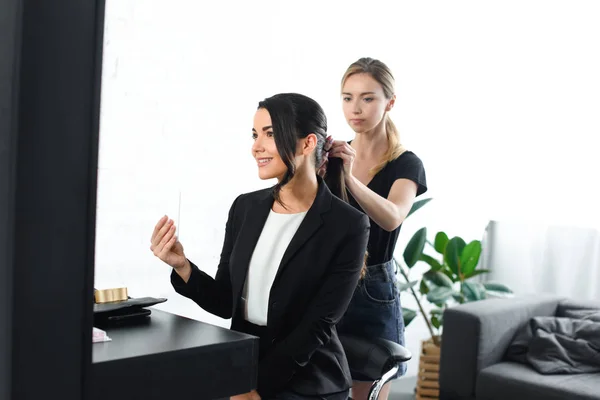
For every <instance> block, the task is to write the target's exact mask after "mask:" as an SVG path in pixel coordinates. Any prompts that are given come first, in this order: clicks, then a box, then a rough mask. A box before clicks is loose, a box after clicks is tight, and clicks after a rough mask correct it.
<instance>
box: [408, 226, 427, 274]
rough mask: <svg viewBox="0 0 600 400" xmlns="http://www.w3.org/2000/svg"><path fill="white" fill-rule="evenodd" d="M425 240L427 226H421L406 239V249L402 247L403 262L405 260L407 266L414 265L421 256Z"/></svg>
mask: <svg viewBox="0 0 600 400" xmlns="http://www.w3.org/2000/svg"><path fill="white" fill-rule="evenodd" d="M426 240H427V228H425V227H423V228H421V229H419V230H418V231H416V232H415V234H414V235H413V237H412V238H410V240H409V241H408V244H407V245H406V249H404V262H406V265H407V266H408V268H412V267H414V266H415V264H416V263H417V261H419V259H420V258H421V255H422V254H423V249H424V248H425V241H426Z"/></svg>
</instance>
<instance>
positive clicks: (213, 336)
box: [90, 309, 258, 400]
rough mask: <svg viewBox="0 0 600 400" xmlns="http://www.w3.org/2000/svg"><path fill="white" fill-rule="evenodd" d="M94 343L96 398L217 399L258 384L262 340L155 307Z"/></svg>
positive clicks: (112, 329) (93, 384)
mask: <svg viewBox="0 0 600 400" xmlns="http://www.w3.org/2000/svg"><path fill="white" fill-rule="evenodd" d="M151 310H152V314H151V316H150V318H149V319H147V320H146V321H145V322H141V323H140V322H138V323H135V324H128V325H121V326H113V327H107V326H97V327H98V328H100V329H104V330H105V331H106V332H107V334H108V336H109V337H110V338H111V339H112V341H110V342H103V343H94V344H93V345H92V378H91V382H90V383H91V385H90V387H91V390H90V395H91V398H92V399H103V400H105V399H107V398H110V399H111V400H117V399H128V400H132V399H137V398H139V399H145V400H146V399H155V398H156V399H161V400H165V399H171V398H173V399H177V400H185V399H195V400H198V399H214V398H222V397H228V396H231V395H234V394H239V393H245V392H249V391H250V390H252V389H254V388H255V387H256V368H257V362H258V339H257V338H255V337H253V336H250V335H246V334H243V333H239V332H234V331H231V330H229V329H225V328H221V327H217V326H214V325H210V324H207V323H204V322H200V321H195V320H191V319H188V318H185V317H180V316H177V315H174V314H170V313H167V312H164V311H160V310H156V309H151Z"/></svg>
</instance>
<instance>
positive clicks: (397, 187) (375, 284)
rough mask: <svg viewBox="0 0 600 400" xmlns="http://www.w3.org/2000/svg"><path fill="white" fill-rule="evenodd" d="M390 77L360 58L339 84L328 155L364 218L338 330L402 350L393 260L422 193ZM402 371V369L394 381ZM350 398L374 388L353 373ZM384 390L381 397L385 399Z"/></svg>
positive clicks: (422, 181) (419, 172)
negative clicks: (338, 123)
mask: <svg viewBox="0 0 600 400" xmlns="http://www.w3.org/2000/svg"><path fill="white" fill-rule="evenodd" d="M395 99H396V96H395V94H394V78H393V76H392V73H391V71H390V70H389V68H388V67H387V66H386V65H385V64H384V63H383V62H381V61H379V60H375V59H372V58H361V59H359V60H357V61H356V62H354V63H352V64H351V65H350V67H349V68H348V69H347V71H346V73H345V74H344V76H343V79H342V104H343V111H344V116H345V118H346V120H347V122H348V125H350V127H351V128H352V130H354V133H355V136H354V139H353V140H352V141H350V142H345V141H334V143H333V146H332V149H331V150H330V152H329V157H330V158H331V157H337V158H340V159H341V160H342V161H343V165H344V172H345V185H346V188H347V190H348V192H349V196H348V197H349V203H350V204H351V205H353V206H354V207H355V208H357V209H358V210H360V211H362V212H364V213H366V214H367V215H368V216H369V218H370V225H371V230H370V235H369V242H368V247H367V250H368V260H367V272H366V276H365V277H364V279H363V280H361V281H360V282H359V284H358V286H357V288H356V290H355V292H354V295H353V298H352V300H351V302H350V305H349V307H348V310H347V312H346V314H345V315H344V317H343V318H342V320H341V322H340V324H339V325H338V332H339V333H340V334H351V335H358V336H362V337H367V338H369V337H382V338H385V339H388V340H391V341H394V342H396V343H399V344H401V345H403V344H404V322H403V319H402V308H401V305H400V294H399V292H398V290H397V287H396V285H395V282H396V276H395V272H396V271H395V268H394V265H393V260H392V258H393V254H394V247H395V246H396V241H397V239H398V234H399V233H400V228H401V226H402V222H403V221H404V218H406V215H407V214H408V212H409V211H410V209H411V207H412V205H413V202H414V200H415V197H417V196H419V195H420V194H422V193H425V192H426V191H427V183H426V178H425V170H424V168H423V163H422V162H421V160H420V159H419V157H418V156H417V155H416V154H415V153H413V152H412V151H409V150H406V149H405V148H404V147H403V146H402V145H401V143H400V136H399V134H398V130H397V129H396V127H395V125H394V123H393V122H392V120H391V119H390V116H389V112H390V110H391V109H392V108H393V107H394V102H395ZM405 372H406V367H405V366H404V367H403V368H402V369H401V370H400V372H399V375H401V374H404V373H405ZM352 378H353V381H354V382H353V386H352V398H353V399H354V400H361V399H366V398H367V395H368V392H369V388H370V387H371V384H372V382H370V379H369V378H367V377H363V376H356V375H353V377H352ZM389 389H390V387H389V384H388V385H386V387H384V389H383V390H382V392H381V393H380V396H379V398H380V399H387V397H388V395H389Z"/></svg>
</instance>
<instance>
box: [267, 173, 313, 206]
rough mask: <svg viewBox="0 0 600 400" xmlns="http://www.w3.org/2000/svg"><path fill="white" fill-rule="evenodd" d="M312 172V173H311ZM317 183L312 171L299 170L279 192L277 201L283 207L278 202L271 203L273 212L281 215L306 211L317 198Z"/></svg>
mask: <svg viewBox="0 0 600 400" xmlns="http://www.w3.org/2000/svg"><path fill="white" fill-rule="evenodd" d="M311 172H312V173H311ZM318 189H319V182H318V181H317V175H316V173H315V171H314V169H313V170H312V171H303V169H299V170H298V171H297V172H296V174H295V175H294V177H293V178H292V180H291V181H289V182H288V183H287V184H286V185H285V186H284V187H282V188H281V192H279V199H280V200H281V202H282V203H283V204H285V207H283V206H282V205H281V204H279V203H278V202H275V203H273V211H275V212H278V213H281V214H295V213H300V212H304V211H307V210H308V209H309V208H310V207H311V206H312V204H313V202H314V201H315V197H317V190H318Z"/></svg>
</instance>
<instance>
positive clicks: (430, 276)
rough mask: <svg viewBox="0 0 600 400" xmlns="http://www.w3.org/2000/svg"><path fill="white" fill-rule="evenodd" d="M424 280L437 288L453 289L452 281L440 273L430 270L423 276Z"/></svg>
mask: <svg viewBox="0 0 600 400" xmlns="http://www.w3.org/2000/svg"><path fill="white" fill-rule="evenodd" d="M423 278H424V279H427V280H428V281H429V282H431V283H433V284H435V285H436V286H444V287H449V288H451V287H452V284H453V282H452V280H451V279H450V278H448V277H447V276H446V275H444V274H443V273H441V272H439V271H433V270H429V271H427V272H425V273H424V274H423Z"/></svg>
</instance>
